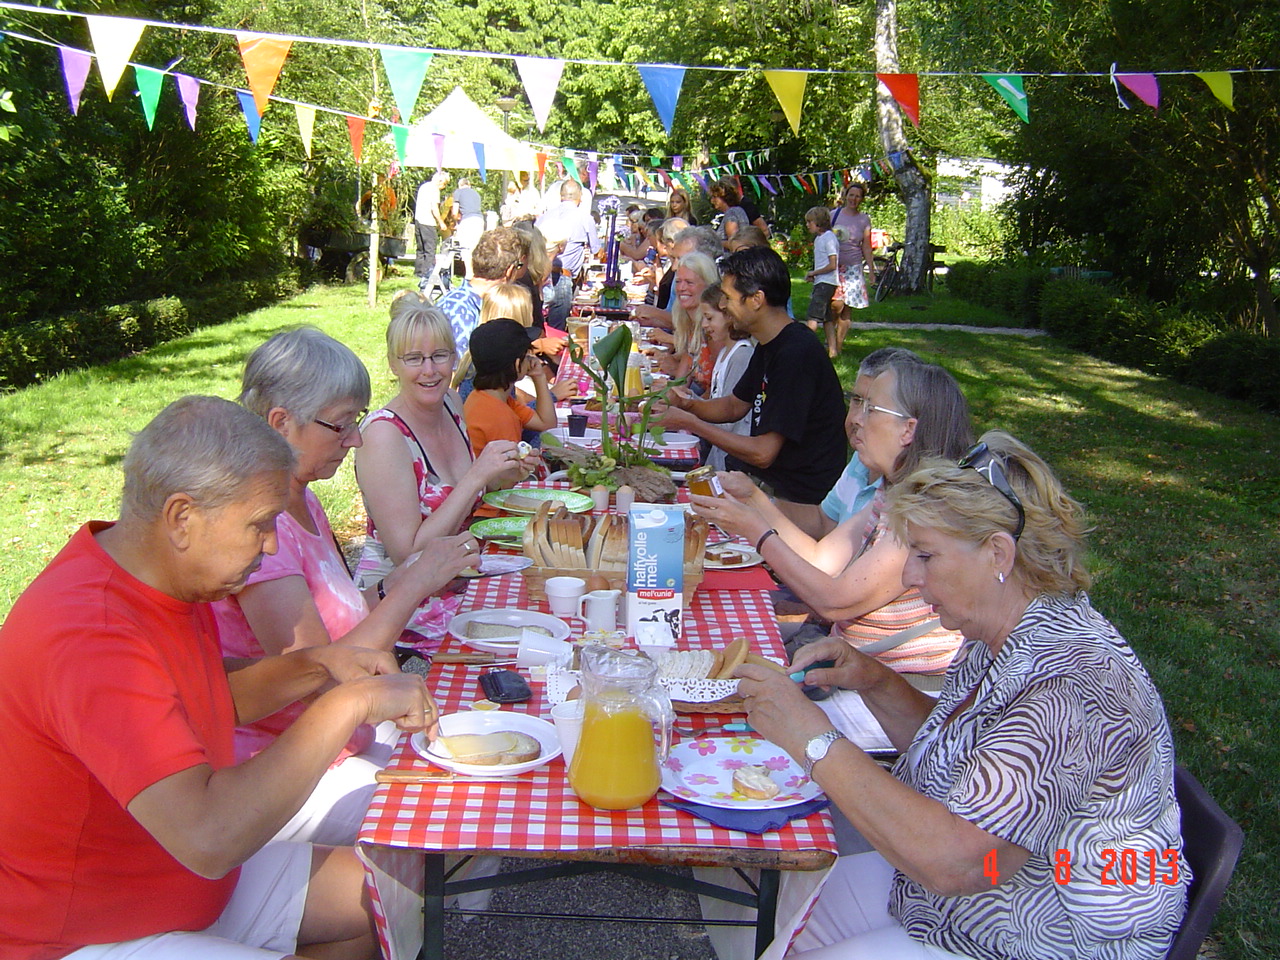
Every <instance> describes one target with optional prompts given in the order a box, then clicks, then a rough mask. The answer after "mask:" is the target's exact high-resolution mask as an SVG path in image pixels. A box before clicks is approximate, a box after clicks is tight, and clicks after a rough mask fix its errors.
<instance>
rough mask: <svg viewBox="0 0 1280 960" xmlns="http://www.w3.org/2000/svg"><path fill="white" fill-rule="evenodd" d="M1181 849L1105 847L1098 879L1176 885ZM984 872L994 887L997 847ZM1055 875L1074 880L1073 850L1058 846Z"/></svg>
mask: <svg viewBox="0 0 1280 960" xmlns="http://www.w3.org/2000/svg"><path fill="white" fill-rule="evenodd" d="M1178 858H1179V855H1178V851H1177V850H1173V849H1168V850H1131V849H1128V848H1125V849H1123V850H1113V849H1111V848H1109V847H1108V848H1107V849H1105V850H1103V851H1102V863H1101V864H1100V866H1101V868H1102V870H1101V873H1100V874H1099V877H1098V883H1100V884H1102V885H1103V886H1106V887H1113V886H1116V885H1117V884H1125V885H1127V886H1134V885H1137V884H1140V883H1145V884H1148V885H1151V884H1156V883H1164V884H1167V885H1169V886H1173V885H1174V884H1176V883H1177V882H1178ZM982 868H983V869H982V873H983V876H985V877H987V878H988V879H990V880H991V885H992V886H993V887H994V886H995V885H996V884H997V883H999V882H1000V870H999V864H998V863H997V858H996V851H995V850H992V851H991V852H990V853H988V854H987V855H986V856H985V857H983V858H982ZM1053 879H1054V881H1055V882H1057V883H1058V884H1060V885H1066V884H1068V883H1070V882H1071V851H1070V850H1066V849H1063V850H1057V851H1055V852H1054V857H1053Z"/></svg>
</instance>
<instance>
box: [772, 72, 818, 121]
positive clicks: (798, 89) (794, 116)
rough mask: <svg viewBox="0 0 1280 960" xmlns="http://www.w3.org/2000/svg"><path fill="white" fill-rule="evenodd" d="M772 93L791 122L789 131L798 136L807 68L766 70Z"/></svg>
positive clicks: (807, 77) (807, 74)
mask: <svg viewBox="0 0 1280 960" xmlns="http://www.w3.org/2000/svg"><path fill="white" fill-rule="evenodd" d="M764 78H765V79H766V80H768V81H769V86H770V87H771V88H772V89H773V95H774V96H775V97H777V98H778V103H779V104H780V105H781V107H782V112H783V113H784V114H785V115H786V117H787V122H788V123H789V124H791V132H792V133H794V134H795V135H796V136H800V111H801V109H802V108H803V107H804V85H805V83H806V82H807V81H808V79H809V72H808V71H807V70H766V71H765V72H764Z"/></svg>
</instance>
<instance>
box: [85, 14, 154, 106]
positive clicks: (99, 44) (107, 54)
mask: <svg viewBox="0 0 1280 960" xmlns="http://www.w3.org/2000/svg"><path fill="white" fill-rule="evenodd" d="M85 19H86V20H87V21H88V22H89V38H90V39H91V40H92V41H93V54H94V56H95V57H97V58H98V72H99V73H100V74H102V84H103V86H105V87H106V88H107V99H108V100H110V99H111V97H112V95H113V94H114V93H115V92H116V85H117V84H118V83H119V82H120V77H121V75H122V74H123V73H124V68H125V67H127V66H128V65H129V58H130V57H131V56H133V48H134V47H136V46H137V45H138V41H139V40H140V39H141V38H142V31H143V30H145V29H146V26H147V25H146V24H145V23H143V22H142V21H141V20H130V19H128V18H127V17H95V16H86V17H85Z"/></svg>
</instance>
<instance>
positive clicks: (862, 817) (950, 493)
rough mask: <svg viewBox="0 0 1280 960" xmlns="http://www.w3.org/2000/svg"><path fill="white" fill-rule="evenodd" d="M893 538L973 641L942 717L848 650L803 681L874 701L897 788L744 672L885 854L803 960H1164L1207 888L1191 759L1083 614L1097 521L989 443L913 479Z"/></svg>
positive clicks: (847, 879)
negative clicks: (1181, 767) (1192, 869)
mask: <svg viewBox="0 0 1280 960" xmlns="http://www.w3.org/2000/svg"><path fill="white" fill-rule="evenodd" d="M888 518H889V526H890V528H891V529H892V530H893V531H894V533H895V534H896V536H897V538H898V539H899V540H901V541H902V542H903V543H905V544H906V545H907V549H908V551H909V552H908V558H907V562H906V567H905V569H904V570H903V573H902V582H903V583H904V584H906V585H907V586H909V587H911V588H912V589H915V590H918V591H919V592H920V594H921V595H922V596H923V597H924V599H925V600H926V601H927V602H928V603H929V604H931V605H932V607H933V608H934V609H935V610H936V611H937V612H938V615H939V616H940V617H941V619H942V623H943V624H944V625H945V626H947V627H948V628H950V629H953V630H957V631H959V632H960V633H962V634H963V635H964V638H965V641H964V645H963V646H962V647H961V648H960V652H959V653H958V654H957V655H956V658H955V661H954V662H953V663H952V665H951V668H950V669H949V670H948V671H947V675H946V679H945V681H944V683H943V687H942V693H941V696H940V697H939V698H938V699H937V700H936V701H935V700H933V699H932V698H930V697H927V696H925V695H923V694H921V693H919V692H918V691H916V690H914V689H912V687H911V686H910V685H909V684H907V683H906V682H905V681H904V680H903V679H902V678H901V677H899V676H897V675H895V674H894V673H893V672H892V671H890V670H888V669H887V668H886V667H885V666H884V665H882V664H879V663H877V662H876V661H874V660H872V659H871V658H869V657H866V656H863V655H862V654H860V653H858V652H857V651H855V650H851V649H850V648H849V647H848V646H847V645H845V644H842V643H840V642H839V641H837V640H824V641H821V642H820V643H815V644H813V645H811V646H809V647H806V648H804V649H803V650H802V651H800V653H799V654H797V656H796V657H795V660H794V662H793V664H792V666H793V667H794V668H796V669H798V670H804V669H806V668H812V669H809V670H808V673H807V676H806V681H807V682H809V683H813V684H818V685H824V686H832V687H840V688H843V689H848V690H856V691H858V692H859V693H860V694H861V696H862V699H863V701H864V702H865V704H866V706H867V707H868V708H869V709H870V710H871V712H872V713H873V714H874V715H875V716H876V718H877V719H878V720H879V721H880V724H881V725H882V726H883V727H884V730H885V732H886V733H887V734H888V735H889V739H890V740H892V742H893V744H894V746H895V747H896V748H897V749H898V750H900V751H902V756H901V757H900V758H899V760H898V762H897V764H896V765H895V766H894V768H893V771H892V772H889V771H887V770H885V769H884V768H883V767H881V766H879V764H877V763H876V762H875V761H874V760H873V759H872V758H871V757H869V756H868V755H867V754H866V753H864V752H863V751H862V750H860V749H859V748H858V747H856V746H855V745H854V744H852V743H851V742H849V741H848V740H847V739H845V737H844V735H843V734H842V733H841V732H840V731H839V730H836V729H833V726H832V723H831V721H830V720H829V719H828V717H827V715H826V714H825V713H824V712H823V711H822V710H821V709H820V708H818V707H817V706H816V705H815V704H811V703H809V702H808V701H807V700H805V698H804V695H803V694H802V693H801V691H800V689H799V688H798V687H797V685H796V684H794V683H792V682H791V681H790V680H788V679H787V678H786V677H785V676H781V675H776V674H774V673H773V672H772V671H769V670H762V669H760V668H758V667H750V666H747V667H743V668H742V669H740V670H739V671H738V675H739V676H740V677H743V678H744V679H743V680H742V681H741V683H740V685H739V686H740V691H741V693H742V694H743V696H744V698H745V700H746V704H747V709H748V715H749V716H750V719H751V724H752V726H754V727H755V728H756V729H757V730H759V731H760V733H761V735H763V736H765V737H768V739H769V740H771V741H772V742H774V743H776V744H778V745H779V746H780V747H782V748H783V749H784V750H786V751H787V752H788V753H790V754H791V755H792V756H793V757H795V758H796V759H797V760H799V761H800V762H802V763H803V764H804V767H805V771H806V773H808V774H809V776H811V777H813V778H814V780H815V781H817V783H818V784H819V785H820V786H821V787H822V789H823V790H824V791H825V792H826V794H827V796H828V797H830V798H831V800H832V802H833V803H834V804H835V805H836V806H837V807H838V808H839V810H840V811H841V812H842V813H843V814H844V815H845V816H846V817H847V818H848V820H849V822H850V823H851V824H852V825H853V826H854V827H856V828H857V829H858V831H859V832H860V833H861V835H862V838H863V839H865V840H866V841H867V843H868V844H870V846H872V847H874V850H870V851H867V852H863V853H856V854H853V855H850V856H843V857H841V858H840V860H839V861H838V862H837V864H836V866H835V867H834V869H833V871H832V874H831V875H830V876H829V877H828V878H827V881H826V885H825V886H824V887H823V888H822V893H821V895H820V896H819V898H818V901H817V905H816V907H815V908H814V910H813V913H812V916H811V918H810V920H809V922H808V924H807V925H806V927H805V929H804V931H803V932H802V933H801V935H800V937H799V938H798V939H797V940H796V943H795V946H794V949H795V950H796V952H795V953H792V954H790V956H793V957H801V958H804V960H844V958H855V957H876V958H884V960H900V958H907V957H910V958H913V960H917V958H918V960H968V958H982V960H1014V958H1023V957H1061V958H1070V960H1084V958H1099V957H1107V958H1115V960H1160V958H1163V957H1165V955H1166V954H1167V953H1168V950H1169V944H1170V942H1171V941H1172V938H1173V936H1174V934H1175V933H1176V932H1177V930H1178V927H1179V925H1180V923H1181V921H1182V916H1183V913H1184V911H1185V906H1186V896H1187V887H1188V884H1189V882H1190V880H1191V877H1190V873H1189V870H1188V868H1187V865H1186V863H1185V860H1183V858H1182V836H1181V830H1180V817H1179V811H1178V804H1177V801H1176V799H1175V797H1174V786H1173V772H1174V755H1173V738H1172V736H1171V734H1170V731H1169V723H1168V720H1167V719H1166V717H1165V712H1164V706H1163V704H1162V703H1161V700H1160V695H1159V693H1157V692H1156V689H1155V686H1154V685H1153V684H1152V682H1151V678H1150V676H1148V675H1147V672H1146V670H1144V669H1143V667H1142V664H1141V663H1139V661H1138V658H1137V657H1136V656H1134V653H1133V651H1132V650H1131V649H1130V648H1129V645H1128V644H1127V643H1125V641H1124V638H1123V637H1121V636H1120V634H1119V632H1118V631H1117V630H1116V628H1115V627H1114V626H1112V624H1111V623H1109V622H1108V621H1107V620H1106V618H1105V617H1103V616H1102V615H1101V614H1100V613H1098V612H1097V611H1096V610H1094V608H1093V605H1092V604H1091V603H1090V601H1089V596H1088V594H1087V593H1086V592H1085V591H1086V590H1087V588H1088V586H1089V573H1088V571H1087V570H1086V569H1085V565H1084V560H1085V540H1084V534H1085V524H1084V515H1083V510H1082V509H1081V508H1080V505H1079V504H1078V503H1077V502H1076V501H1075V500H1073V499H1072V498H1071V497H1070V496H1069V495H1068V494H1067V492H1066V491H1065V490H1064V489H1063V487H1062V484H1061V483H1060V482H1059V480H1058V478H1057V477H1055V476H1054V475H1053V472H1052V471H1051V470H1050V469H1049V467H1048V465H1047V464H1046V463H1045V462H1044V461H1043V460H1041V459H1040V458H1039V457H1038V456H1036V455H1035V454H1034V453H1033V452H1032V451H1031V450H1029V449H1028V448H1027V447H1025V446H1024V445H1022V444H1021V443H1019V442H1018V441H1017V440H1015V439H1014V438H1013V437H1011V436H1009V435H1008V434H1006V433H1000V432H997V431H992V432H990V433H987V434H985V435H984V436H983V437H982V442H981V443H979V444H978V445H977V446H976V447H974V448H973V449H972V450H970V451H969V452H968V453H967V454H966V455H965V456H964V457H962V458H961V459H960V460H959V462H958V463H957V462H956V461H955V460H928V461H925V462H923V463H922V464H921V465H920V466H919V469H917V470H915V471H914V472H913V473H911V474H910V475H909V476H907V477H905V478H904V479H902V480H901V481H900V482H899V483H898V484H897V485H896V487H895V489H894V491H893V492H892V493H891V494H890V496H889V504H888ZM823 660H826V661H828V662H832V665H830V666H819V665H818V664H819V662H820V661H823ZM775 678H776V679H775ZM1135 878H1136V879H1135Z"/></svg>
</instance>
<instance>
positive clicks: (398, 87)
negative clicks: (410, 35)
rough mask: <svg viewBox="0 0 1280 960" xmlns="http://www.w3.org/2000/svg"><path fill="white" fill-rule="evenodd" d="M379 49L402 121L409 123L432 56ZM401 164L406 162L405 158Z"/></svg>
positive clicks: (395, 49)
mask: <svg viewBox="0 0 1280 960" xmlns="http://www.w3.org/2000/svg"><path fill="white" fill-rule="evenodd" d="M378 49H379V50H381V51H382V69H383V70H385V71H386V73H387V82H388V83H389V84H390V85H391V95H392V96H393V97H395V101H396V108H397V109H398V110H399V111H400V120H401V121H402V122H404V123H408V122H409V119H410V115H411V114H412V113H413V108H414V107H415V106H417V103H418V94H419V93H421V92H422V81H423V80H425V79H426V76H427V68H428V67H429V66H430V65H431V56H432V55H431V54H430V53H427V51H425V50H406V49H405V48H404V47H379V48H378ZM401 162H402V163H403V162H404V158H403V157H401Z"/></svg>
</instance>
